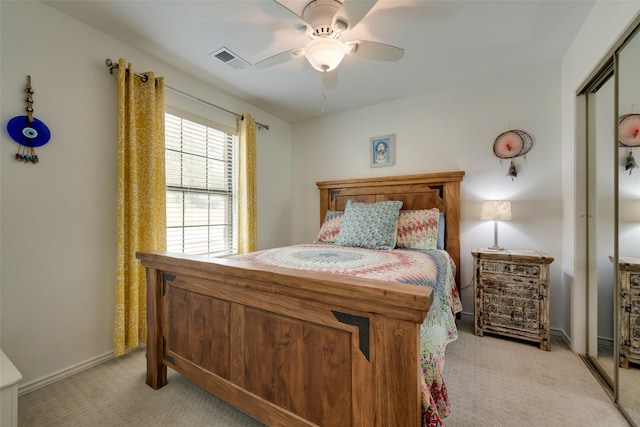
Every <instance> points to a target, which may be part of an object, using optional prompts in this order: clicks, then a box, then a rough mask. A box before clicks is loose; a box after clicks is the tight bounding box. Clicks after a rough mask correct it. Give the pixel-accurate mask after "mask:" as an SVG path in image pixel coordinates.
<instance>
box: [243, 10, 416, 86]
mask: <svg viewBox="0 0 640 427" xmlns="http://www.w3.org/2000/svg"><path fill="white" fill-rule="evenodd" d="M377 1H378V0H344V1H342V2H340V1H338V0H314V1H312V2H310V3H309V4H307V5H306V6H305V7H304V10H303V11H302V15H298V14H296V13H295V12H293V11H291V10H290V9H288V8H287V7H286V6H284V5H282V4H280V3H278V2H277V1H275V0H273V1H260V2H258V3H259V4H260V5H261V7H262V8H263V9H264V10H266V11H267V12H268V13H269V14H270V15H272V16H273V17H275V18H276V19H279V20H281V21H284V22H285V23H286V24H288V25H290V26H291V27H293V28H295V29H296V30H298V31H300V32H304V33H305V34H306V35H307V36H308V37H309V38H310V39H311V40H310V41H309V42H308V43H307V44H306V45H305V46H304V47H300V48H296V49H291V50H287V51H285V52H281V53H278V54H276V55H274V56H271V57H269V58H266V59H263V60H261V61H259V62H257V63H256V64H255V67H256V68H267V67H272V66H274V65H278V64H282V63H284V62H287V61H290V60H293V59H296V58H300V57H302V56H304V57H306V58H307V60H308V61H309V63H310V64H311V66H312V67H313V68H315V69H316V70H318V71H320V72H322V81H323V83H324V87H325V88H327V89H330V88H333V87H335V86H336V85H337V84H338V71H337V69H336V67H337V66H338V65H339V64H340V62H341V61H342V59H343V58H344V56H345V55H349V56H353V57H357V58H362V59H373V60H377V61H398V60H399V59H401V58H402V57H403V56H404V49H401V48H399V47H396V46H391V45H388V44H384V43H378V42H373V41H367V40H353V41H347V42H344V43H343V42H342V41H340V40H339V38H340V37H341V36H342V35H343V34H344V33H345V32H347V31H349V30H351V29H353V27H355V26H356V25H357V24H358V22H360V21H361V20H362V18H364V17H365V15H367V13H369V11H370V10H371V8H373V6H374V5H375V4H376V3H377Z"/></svg>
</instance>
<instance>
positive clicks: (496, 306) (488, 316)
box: [482, 280, 540, 334]
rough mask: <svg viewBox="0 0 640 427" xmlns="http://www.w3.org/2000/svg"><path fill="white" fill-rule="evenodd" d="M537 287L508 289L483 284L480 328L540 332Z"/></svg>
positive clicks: (509, 286) (485, 282)
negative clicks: (481, 325) (491, 327)
mask: <svg viewBox="0 0 640 427" xmlns="http://www.w3.org/2000/svg"><path fill="white" fill-rule="evenodd" d="M539 295H540V292H539V290H538V286H537V285H530V286H512V285H504V284H500V283H491V282H488V281H486V280H485V281H483V296H482V314H483V316H482V324H483V326H499V327H504V328H515V329H519V330H522V331H525V332H531V333H533V334H535V333H537V332H538V330H539V329H540V299H539Z"/></svg>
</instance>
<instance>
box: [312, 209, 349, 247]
mask: <svg viewBox="0 0 640 427" xmlns="http://www.w3.org/2000/svg"><path fill="white" fill-rule="evenodd" d="M343 216H344V211H327V214H326V215H325V216H324V221H323V222H322V227H320V232H319V233H318V237H317V238H316V242H326V243H334V242H335V241H336V239H337V238H338V233H340V224H342V217H343Z"/></svg>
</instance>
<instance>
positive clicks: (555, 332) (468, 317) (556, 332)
mask: <svg viewBox="0 0 640 427" xmlns="http://www.w3.org/2000/svg"><path fill="white" fill-rule="evenodd" d="M460 317H461V319H463V320H464V321H465V322H471V323H473V322H474V321H475V317H474V315H473V313H468V312H464V311H463V312H461V313H460ZM551 336H553V337H556V338H559V339H561V340H562V341H563V342H564V343H565V344H566V345H567V347H568V348H571V338H569V337H568V336H567V334H565V332H564V331H563V330H562V329H557V328H551Z"/></svg>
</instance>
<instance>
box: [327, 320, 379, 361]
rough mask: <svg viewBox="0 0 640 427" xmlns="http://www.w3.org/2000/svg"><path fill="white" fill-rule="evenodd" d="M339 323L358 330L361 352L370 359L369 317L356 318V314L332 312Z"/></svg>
mask: <svg viewBox="0 0 640 427" xmlns="http://www.w3.org/2000/svg"><path fill="white" fill-rule="evenodd" d="M331 312H332V313H333V315H334V316H335V317H336V319H337V320H338V322H340V323H345V324H347V325H353V326H356V327H357V328H358V341H359V342H360V351H361V352H362V354H363V355H364V357H366V358H367V361H369V362H370V361H371V360H370V359H369V319H368V318H367V317H362V316H356V315H354V314H349V313H342V312H340V311H335V310H331Z"/></svg>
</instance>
